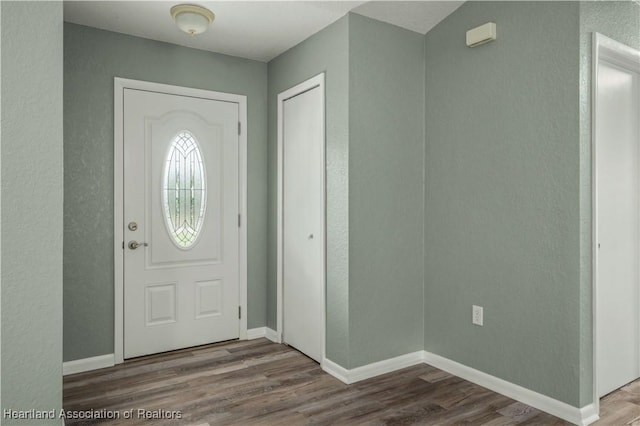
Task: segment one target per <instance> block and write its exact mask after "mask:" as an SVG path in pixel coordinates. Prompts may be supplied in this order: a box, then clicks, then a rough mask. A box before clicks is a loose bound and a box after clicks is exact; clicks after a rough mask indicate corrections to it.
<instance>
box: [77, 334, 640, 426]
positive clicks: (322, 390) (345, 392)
mask: <svg viewBox="0 0 640 426" xmlns="http://www.w3.org/2000/svg"><path fill="white" fill-rule="evenodd" d="M639 403H640V382H636V383H635V384H632V385H629V386H627V387H626V388H625V389H622V390H621V391H619V392H617V393H615V394H612V395H609V396H608V397H607V398H605V400H603V405H602V409H601V410H602V412H603V413H604V414H605V417H606V416H610V419H612V421H613V422H614V423H611V422H608V420H607V418H604V419H603V420H601V421H600V424H602V425H608V424H611V425H613V424H616V425H617V424H620V425H623V424H629V425H634V426H636V425H637V424H636V423H633V415H634V414H635V413H636V411H634V410H636V409H638V410H640V405H638V404H639ZM633 407H635V408H633ZM64 409H65V410H69V411H72V412H84V413H87V412H88V413H90V414H91V413H93V414H94V415H95V414H98V415H104V414H106V413H116V415H119V416H120V418H118V419H99V420H91V421H87V420H83V419H71V418H67V419H66V424H67V425H81V424H109V425H134V424H144V425H193V426H196V425H197V426H207V425H211V426H214V425H302V424H319V425H409V424H420V425H446V424H448V425H453V424H460V425H487V426H498V425H512V424H519V425H565V424H568V423H566V422H564V421H562V420H560V419H557V418H555V417H553V416H551V415H549V414H546V413H543V412H540V411H538V410H536V409H534V408H532V407H529V406H527V405H524V404H522V403H519V402H516V401H514V400H512V399H509V398H507V397H505V396H502V395H499V394H497V393H495V392H491V391H489V390H487V389H485V388H483V387H481V386H478V385H475V384H473V383H470V382H467V381H465V380H462V379H460V378H458V377H455V376H452V375H450V374H447V373H445V372H443V371H441V370H438V369H436V368H434V367H431V366H428V365H417V366H414V367H409V368H405V369H403V370H400V371H396V372H393V373H389V374H385V375H383V376H378V377H375V378H372V379H369V380H366V381H362V382H358V383H355V384H352V385H348V386H347V385H345V384H343V383H342V382H340V381H339V380H337V379H335V378H333V377H332V376H330V375H328V374H326V373H324V372H323V371H322V370H321V369H320V367H319V366H318V364H317V363H315V362H314V361H312V360H311V359H309V358H307V357H306V356H304V355H302V354H300V353H299V352H297V351H295V350H293V349H291V348H289V347H287V346H285V345H279V344H275V343H271V342H270V341H268V340H266V339H257V340H251V341H232V342H226V343H219V344H215V345H207V346H202V347H198V348H192V349H185V350H182V351H176V352H170V353H165V354H160V355H154V356H149V357H144V358H139V359H136V360H132V361H127V362H126V363H124V364H120V365H117V366H115V367H112V368H105V369H102V370H97V371H92V372H87V373H80V374H75V375H71V376H66V377H65V378H64ZM138 409H142V410H147V411H145V412H144V415H146V416H150V417H153V416H155V417H158V416H160V417H164V418H161V419H158V418H150V419H146V418H144V417H138ZM91 410H93V411H91ZM102 410H109V411H102ZM130 410H133V411H130ZM172 411H178V412H180V418H176V416H175V414H172V413H171V412H172ZM621 412H625V413H627V414H621ZM128 413H132V418H130V419H125V418H124V416H125V414H128ZM172 415H173V416H174V417H173V418H167V417H171V416H172ZM638 415H640V413H638ZM636 420H637V419H636ZM629 421H631V422H629ZM617 422H621V423H617Z"/></svg>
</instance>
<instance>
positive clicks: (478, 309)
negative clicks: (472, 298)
mask: <svg viewBox="0 0 640 426" xmlns="http://www.w3.org/2000/svg"><path fill="white" fill-rule="evenodd" d="M471 322H472V323H473V324H475V325H479V326H482V325H484V324H483V323H484V309H483V308H482V306H476V305H473V307H472V309H471Z"/></svg>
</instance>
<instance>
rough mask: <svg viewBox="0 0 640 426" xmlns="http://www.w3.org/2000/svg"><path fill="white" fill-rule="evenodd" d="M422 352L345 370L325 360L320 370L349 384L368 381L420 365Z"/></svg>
mask: <svg viewBox="0 0 640 426" xmlns="http://www.w3.org/2000/svg"><path fill="white" fill-rule="evenodd" d="M422 362H423V351H417V352H412V353H408V354H405V355H400V356H397V357H395V358H389V359H385V360H382V361H378V362H374V363H371V364H367V365H363V366H362V367H357V368H353V369H351V370H347V369H346V368H344V367H342V366H340V365H338V364H336V363H335V362H333V361H331V360H329V359H325V360H324V362H323V363H322V369H323V370H324V371H326V372H327V373H329V374H331V375H332V376H333V377H335V378H336V379H338V380H340V381H342V382H344V383H346V384H351V383H355V382H359V381H361V380H366V379H370V378H371V377H375V376H379V375H381V374H386V373H390V372H392V371H396V370H400V369H402V368H406V367H411V366H412V365H416V364H422Z"/></svg>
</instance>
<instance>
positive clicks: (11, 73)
mask: <svg viewBox="0 0 640 426" xmlns="http://www.w3.org/2000/svg"><path fill="white" fill-rule="evenodd" d="M0 10H1V23H0V44H1V55H2V59H1V64H2V65H1V66H2V70H1V72H0V75H1V80H0V92H1V96H0V99H1V104H2V106H1V108H0V109H1V111H2V112H1V114H2V118H1V120H0V122H1V126H0V132H1V136H2V149H1V151H2V156H1V160H0V169H1V178H0V181H1V185H0V193H1V205H2V211H1V216H0V217H1V221H0V222H1V223H0V236H1V241H2V249H1V250H0V252H1V255H0V261H1V264H2V269H1V274H0V281H1V293H2V298H1V300H2V305H1V308H0V311H1V318H0V322H1V333H0V334H1V336H2V338H1V340H2V341H1V345H2V353H1V363H0V364H1V369H2V377H1V379H0V381H1V389H2V395H1V396H0V399H1V407H0V412H2V413H3V412H4V410H5V409H13V410H30V409H36V410H56V413H57V411H58V410H60V408H61V406H62V340H61V335H62V220H63V218H62V208H63V206H62V196H63V193H62V179H63V177H62V167H63V159H62V155H63V154H62V144H63V142H62V81H63V77H62V49H63V45H62V37H63V35H62V33H63V27H62V3H61V2H46V3H42V2H38V3H31V2H2V3H0ZM1 417H4V415H2V416H1ZM1 422H2V423H3V424H6V425H9V424H24V425H35V424H60V420H58V419H51V420H45V421H39V420H33V419H30V420H9V419H7V418H3V419H2V421H1Z"/></svg>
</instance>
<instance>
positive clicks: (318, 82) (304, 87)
mask: <svg viewBox="0 0 640 426" xmlns="http://www.w3.org/2000/svg"><path fill="white" fill-rule="evenodd" d="M316 87H319V88H320V91H321V93H322V107H321V111H322V122H323V126H322V136H321V139H322V141H323V144H322V147H321V151H322V154H321V156H322V163H323V167H322V179H321V181H322V194H323V197H322V209H323V220H322V230H321V232H320V235H322V246H323V247H322V264H323V265H324V267H323V268H322V277H321V282H322V285H323V287H324V291H323V298H322V299H323V300H322V319H321V322H322V362H321V363H320V365H324V362H325V360H326V355H327V354H326V346H325V343H326V309H327V306H326V300H327V280H326V275H327V274H326V270H327V233H326V222H327V214H326V211H327V209H326V206H327V191H326V150H325V144H326V142H325V134H326V130H325V129H326V123H325V88H324V73H321V74H318V75H317V76H315V77H312V78H310V79H309V80H306V81H304V82H302V83H300V84H298V85H296V86H294V87H292V88H290V89H288V90H285V91H284V92H282V93H280V94H279V95H278V169H277V170H278V198H277V221H278V224H277V245H278V248H277V261H276V265H277V266H276V270H277V273H276V286H277V293H278V295H277V308H276V312H277V324H276V327H277V328H276V333H277V336H276V337H277V341H278V342H280V343H281V342H282V332H283V318H282V317H283V316H282V312H283V305H282V302H283V298H282V295H283V287H282V285H283V280H282V272H283V271H282V261H283V246H282V244H283V211H282V209H283V198H282V191H283V188H284V176H283V170H284V162H283V157H284V152H283V149H284V144H283V124H284V120H283V118H284V117H283V111H284V102H285V101H286V100H287V99H290V98H292V97H294V96H297V95H300V94H301V93H304V92H307V91H309V90H311V89H315V88H316Z"/></svg>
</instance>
